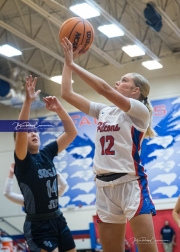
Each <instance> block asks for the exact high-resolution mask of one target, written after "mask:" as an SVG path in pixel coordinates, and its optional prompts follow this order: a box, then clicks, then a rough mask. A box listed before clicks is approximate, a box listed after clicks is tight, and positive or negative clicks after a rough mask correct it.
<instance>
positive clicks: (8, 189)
mask: <svg viewBox="0 0 180 252" xmlns="http://www.w3.org/2000/svg"><path fill="white" fill-rule="evenodd" d="M12 187H13V179H11V178H7V179H6V182H5V187H4V196H5V197H6V198H7V199H9V200H10V201H12V202H14V203H16V204H19V205H21V206H24V197H23V195H22V194H18V193H13V192H12Z"/></svg>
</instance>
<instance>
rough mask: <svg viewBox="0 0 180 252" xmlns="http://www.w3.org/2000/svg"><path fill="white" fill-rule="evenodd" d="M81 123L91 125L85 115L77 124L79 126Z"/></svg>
mask: <svg viewBox="0 0 180 252" xmlns="http://www.w3.org/2000/svg"><path fill="white" fill-rule="evenodd" d="M82 125H92V124H91V122H90V121H89V119H88V118H87V117H86V116H83V118H82V119H81V121H80V123H79V126H80V127H81V126H82Z"/></svg>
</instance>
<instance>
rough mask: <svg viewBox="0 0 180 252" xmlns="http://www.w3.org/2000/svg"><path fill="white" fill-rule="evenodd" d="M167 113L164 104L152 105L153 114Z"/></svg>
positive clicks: (162, 114)
mask: <svg viewBox="0 0 180 252" xmlns="http://www.w3.org/2000/svg"><path fill="white" fill-rule="evenodd" d="M166 114H167V110H166V105H163V104H162V105H157V106H154V116H164V115H166Z"/></svg>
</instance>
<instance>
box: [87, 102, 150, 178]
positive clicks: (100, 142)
mask: <svg viewBox="0 0 180 252" xmlns="http://www.w3.org/2000/svg"><path fill="white" fill-rule="evenodd" d="M129 100H130V104H131V108H130V109H129V111H128V112H124V111H122V110H121V109H120V108H118V107H115V106H113V107H110V106H107V105H104V104H100V103H94V102H91V104H90V111H89V115H90V116H92V117H95V118H97V119H98V125H97V132H96V137H95V156H94V165H93V171H94V173H95V174H104V173H110V172H112V173H128V174H129V175H133V176H134V175H135V176H144V175H145V173H144V167H143V166H142V165H141V162H140V149H141V143H142V140H143V136H144V134H145V132H146V130H147V128H148V125H149V119H150V116H149V111H148V109H147V108H146V106H145V105H144V104H143V103H141V102H140V101H138V100H135V99H131V98H129Z"/></svg>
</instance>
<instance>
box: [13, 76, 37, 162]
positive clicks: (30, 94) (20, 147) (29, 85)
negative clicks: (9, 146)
mask: <svg viewBox="0 0 180 252" xmlns="http://www.w3.org/2000/svg"><path fill="white" fill-rule="evenodd" d="M36 82H37V78H36V77H35V78H34V79H33V78H32V75H30V76H28V77H26V83H25V90H26V97H25V101H24V102H23V106H22V109H21V112H20V114H19V118H18V120H29V115H30V109H31V103H32V102H33V101H34V100H35V99H36V97H37V96H38V95H39V93H40V92H41V91H40V90H38V91H35V87H36ZM15 141H16V144H15V152H16V155H17V157H18V158H19V159H20V160H23V159H24V158H25V157H26V154H27V148H28V133H27V132H17V133H16V139H15Z"/></svg>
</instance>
